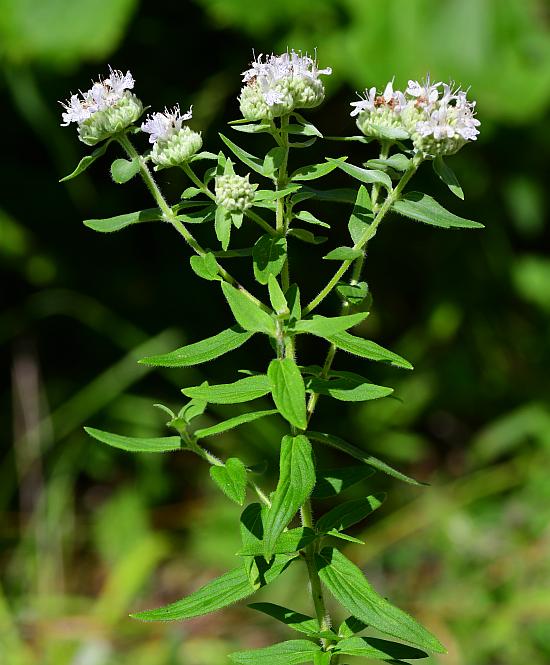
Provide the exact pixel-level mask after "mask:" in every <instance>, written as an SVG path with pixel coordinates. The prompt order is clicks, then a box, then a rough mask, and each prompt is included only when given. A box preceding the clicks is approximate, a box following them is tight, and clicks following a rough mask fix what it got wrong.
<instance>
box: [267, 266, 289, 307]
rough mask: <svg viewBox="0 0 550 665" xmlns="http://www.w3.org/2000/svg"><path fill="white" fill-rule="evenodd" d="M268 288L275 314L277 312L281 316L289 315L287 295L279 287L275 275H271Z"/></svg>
mask: <svg viewBox="0 0 550 665" xmlns="http://www.w3.org/2000/svg"><path fill="white" fill-rule="evenodd" d="M267 288H268V289H269V300H270V302H271V306H272V307H273V309H274V310H275V312H277V314H278V315H279V316H285V315H288V314H289V309H288V303H287V301H286V298H285V294H284V293H283V291H282V289H281V287H280V286H279V282H278V281H277V278H276V277H274V276H273V275H269V278H268V281H267Z"/></svg>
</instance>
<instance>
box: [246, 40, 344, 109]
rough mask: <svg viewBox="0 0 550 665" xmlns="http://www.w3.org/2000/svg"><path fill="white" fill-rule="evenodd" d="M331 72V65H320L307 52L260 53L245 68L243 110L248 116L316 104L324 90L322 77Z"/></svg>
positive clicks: (322, 95) (319, 101)
mask: <svg viewBox="0 0 550 665" xmlns="http://www.w3.org/2000/svg"><path fill="white" fill-rule="evenodd" d="M331 73H332V70H331V68H330V67H327V68H325V69H319V68H318V66H317V61H316V60H315V59H314V58H312V57H310V56H309V55H307V53H306V54H305V55H302V54H301V53H300V52H296V51H290V52H288V51H287V52H286V53H283V54H281V55H275V54H273V53H272V54H271V55H265V56H264V55H263V54H260V55H259V56H258V57H257V58H255V60H254V61H253V62H252V63H251V66H250V68H249V69H247V70H246V71H245V72H243V82H244V83H245V86H244V87H243V89H242V90H241V96H240V102H241V111H242V112H243V115H244V116H245V117H246V118H250V119H259V118H267V117H271V118H272V117H277V116H280V115H284V114H285V113H289V112H291V111H292V110H293V109H295V108H311V107H314V106H317V105H318V104H320V103H321V102H322V101H323V98H324V93H325V90H324V87H323V83H322V82H321V79H320V78H319V77H320V76H321V74H323V75H329V74H331Z"/></svg>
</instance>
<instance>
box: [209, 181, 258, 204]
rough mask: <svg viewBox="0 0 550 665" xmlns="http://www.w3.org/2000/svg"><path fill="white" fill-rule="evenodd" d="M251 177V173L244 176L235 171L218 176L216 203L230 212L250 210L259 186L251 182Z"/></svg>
mask: <svg viewBox="0 0 550 665" xmlns="http://www.w3.org/2000/svg"><path fill="white" fill-rule="evenodd" d="M249 177H250V174H249V173H247V174H246V175H245V176H244V178H243V177H242V176H239V175H235V174H234V173H229V174H224V175H219V176H216V203H217V204H218V205H220V206H223V207H224V208H225V209H226V210H228V211H229V212H244V211H245V210H248V208H250V207H251V206H252V203H253V202H254V192H255V191H256V189H257V187H258V185H253V184H251V183H250V181H249Z"/></svg>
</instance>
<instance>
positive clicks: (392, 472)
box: [307, 432, 425, 485]
mask: <svg viewBox="0 0 550 665" xmlns="http://www.w3.org/2000/svg"><path fill="white" fill-rule="evenodd" d="M307 435H308V436H309V437H310V438H311V439H313V440H314V441H319V442H320V443H326V444H327V445H329V446H332V447H333V448H336V449H337V450H341V451H342V452H344V453H347V454H348V455H351V457H355V459H358V460H361V462H364V463H365V464H368V465H369V466H372V468H373V469H376V470H377V471H381V472H382V473H386V474H387V475H388V476H392V477H393V478H397V480H402V481H403V482H404V483H409V484H410V485H425V483H419V482H418V481H417V480H414V478H410V477H409V476H406V475H405V474H404V473H401V472H400V471H397V469H394V468H392V467H391V466H389V464H386V463H385V462H383V461H382V460H380V459H378V458H377V457H373V456H372V455H367V453H365V452H364V451H363V450H361V449H360V448H357V447H356V446H353V445H352V444H351V443H348V442H347V441H344V439H341V438H340V437H339V436H335V435H334V434H325V433H323V432H308V433H307Z"/></svg>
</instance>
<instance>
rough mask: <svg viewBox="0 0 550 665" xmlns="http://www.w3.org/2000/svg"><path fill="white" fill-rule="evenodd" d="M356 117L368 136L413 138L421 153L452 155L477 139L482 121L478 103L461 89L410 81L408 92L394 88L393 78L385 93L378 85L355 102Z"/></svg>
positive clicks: (360, 127)
mask: <svg viewBox="0 0 550 665" xmlns="http://www.w3.org/2000/svg"><path fill="white" fill-rule="evenodd" d="M351 105H352V106H353V107H354V109H353V111H352V112H351V115H352V116H357V126H358V127H359V129H360V130H361V131H362V132H363V133H364V134H366V135H367V136H374V137H375V138H380V139H403V138H411V139H412V141H413V145H414V147H415V149H416V151H417V152H420V153H422V154H424V155H431V156H435V155H449V154H453V153H455V152H456V151H457V150H459V149H460V148H461V147H462V146H463V145H464V144H465V143H467V142H468V141H475V140H476V138H477V135H478V134H479V130H478V129H477V127H479V125H480V122H479V120H477V119H476V117H475V102H470V101H468V99H467V98H466V93H465V92H464V91H463V90H460V88H457V89H454V90H453V88H452V87H451V86H450V85H448V84H446V83H442V82H438V83H431V81H430V78H429V76H428V77H427V78H426V80H425V81H424V82H422V83H420V82H418V81H409V84H408V87H407V89H406V90H405V92H401V91H394V89H393V81H391V82H390V83H388V85H387V86H386V89H385V90H384V92H383V93H382V94H377V92H376V88H371V89H370V90H367V91H365V97H364V98H363V99H361V100H360V101H358V102H352V104H351Z"/></svg>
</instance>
